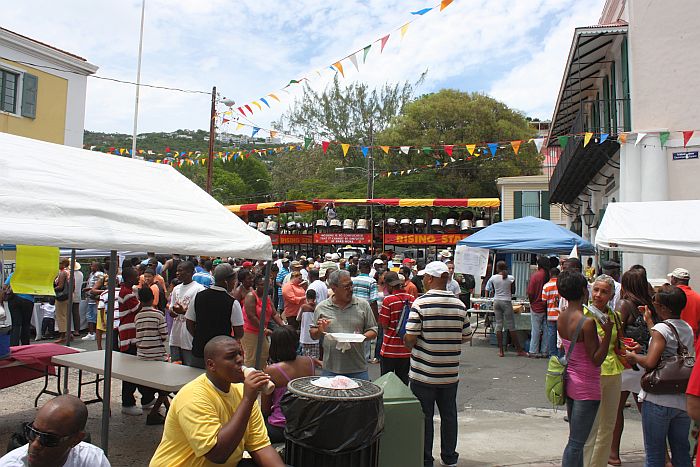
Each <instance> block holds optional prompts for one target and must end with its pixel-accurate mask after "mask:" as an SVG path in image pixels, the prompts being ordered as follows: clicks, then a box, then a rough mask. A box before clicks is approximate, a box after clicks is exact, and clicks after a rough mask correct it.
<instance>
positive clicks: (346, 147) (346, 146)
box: [340, 144, 350, 157]
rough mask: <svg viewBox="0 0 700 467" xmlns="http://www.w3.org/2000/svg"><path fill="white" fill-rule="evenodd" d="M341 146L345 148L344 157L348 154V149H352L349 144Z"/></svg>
mask: <svg viewBox="0 0 700 467" xmlns="http://www.w3.org/2000/svg"><path fill="white" fill-rule="evenodd" d="M340 147H342V148H343V157H345V156H347V155H348V149H350V145H349V144H341V145H340Z"/></svg>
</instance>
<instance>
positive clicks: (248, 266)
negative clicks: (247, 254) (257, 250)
mask: <svg viewBox="0 0 700 467" xmlns="http://www.w3.org/2000/svg"><path fill="white" fill-rule="evenodd" d="M241 267H244V268H251V267H253V263H251V262H250V261H243V264H241Z"/></svg>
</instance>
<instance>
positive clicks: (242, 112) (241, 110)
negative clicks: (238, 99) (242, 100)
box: [237, 107, 245, 117]
mask: <svg viewBox="0 0 700 467" xmlns="http://www.w3.org/2000/svg"><path fill="white" fill-rule="evenodd" d="M237 110H238V111H239V112H240V113H241V115H243V116H244V117H245V111H244V110H243V107H239V108H238V109H237Z"/></svg>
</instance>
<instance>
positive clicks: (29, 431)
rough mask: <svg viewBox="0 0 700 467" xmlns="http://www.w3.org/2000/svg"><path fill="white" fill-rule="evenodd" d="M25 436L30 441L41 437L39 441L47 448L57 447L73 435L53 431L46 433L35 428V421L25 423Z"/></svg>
mask: <svg viewBox="0 0 700 467" xmlns="http://www.w3.org/2000/svg"><path fill="white" fill-rule="evenodd" d="M24 436H25V437H26V438H27V441H29V442H30V443H31V442H33V441H34V440H35V439H37V438H39V443H40V444H41V445H42V446H44V447H47V448H55V447H56V446H58V445H59V444H61V443H62V442H63V441H65V440H67V439H68V438H70V437H71V436H73V435H67V436H58V435H55V434H53V433H44V432H43V431H39V430H37V429H36V428H34V424H33V423H26V424H25V425H24Z"/></svg>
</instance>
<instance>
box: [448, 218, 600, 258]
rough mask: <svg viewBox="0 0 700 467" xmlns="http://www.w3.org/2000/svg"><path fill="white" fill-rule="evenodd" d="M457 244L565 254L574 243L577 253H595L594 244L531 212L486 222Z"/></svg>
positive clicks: (521, 251) (510, 251) (518, 251)
mask: <svg viewBox="0 0 700 467" xmlns="http://www.w3.org/2000/svg"><path fill="white" fill-rule="evenodd" d="M457 245H466V246H469V247H472V248H486V249H488V250H496V251H497V252H499V253H541V254H546V253H555V254H568V253H570V252H571V250H572V249H573V248H574V245H576V246H577V247H578V251H579V254H583V255H593V254H595V247H594V246H593V245H592V244H591V243H590V242H588V241H586V240H584V239H583V238H581V237H579V236H578V235H576V234H575V233H573V232H571V231H570V230H567V229H565V228H564V227H561V226H559V225H557V224H555V223H554V222H552V221H548V220H545V219H539V218H537V217H531V216H528V217H523V218H520V219H514V220H511V221H504V222H499V223H497V224H493V225H490V226H488V227H486V228H485V229H482V230H481V231H479V232H477V233H475V234H474V235H470V236H469V237H467V238H465V239H463V240H460V241H459V242H457Z"/></svg>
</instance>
